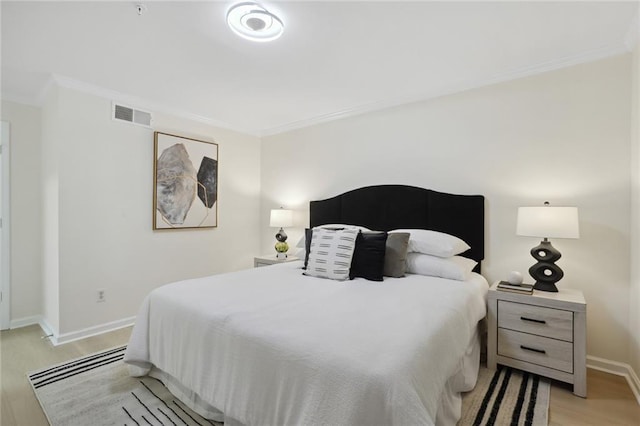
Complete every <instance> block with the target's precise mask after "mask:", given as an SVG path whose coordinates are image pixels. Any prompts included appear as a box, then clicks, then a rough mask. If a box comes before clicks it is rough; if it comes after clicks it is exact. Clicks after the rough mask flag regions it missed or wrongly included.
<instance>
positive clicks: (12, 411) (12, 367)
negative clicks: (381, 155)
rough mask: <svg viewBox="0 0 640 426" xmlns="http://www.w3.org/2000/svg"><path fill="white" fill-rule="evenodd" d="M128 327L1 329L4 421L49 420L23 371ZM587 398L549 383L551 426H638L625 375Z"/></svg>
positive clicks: (121, 340)
mask: <svg viewBox="0 0 640 426" xmlns="http://www.w3.org/2000/svg"><path fill="white" fill-rule="evenodd" d="M130 333H131V328H124V329H121V330H117V331H114V332H111V333H106V334H102V335H100V336H95V337H89V338H87V339H83V340H79V341H77V342H72V343H67V344H65V345H60V346H56V347H54V346H52V345H51V344H50V343H49V342H48V341H46V340H43V339H41V338H40V336H42V335H43V334H44V333H42V330H40V327H38V326H30V327H24V328H20V329H17V330H10V331H3V332H1V333H0V381H1V384H2V404H1V406H0V407H1V408H0V424H1V425H2V426H40V425H47V420H46V418H45V416H44V414H43V412H42V409H41V408H40V405H39V404H38V401H37V400H36V398H35V396H34V394H33V391H32V390H31V387H30V386H29V383H28V382H27V379H26V373H27V372H30V371H34V370H38V369H40V368H44V367H47V366H49V365H52V364H57V363H61V362H64V361H67V360H70V359H73V358H78V357H81V356H84V355H88V354H90V353H93V352H97V351H100V350H103V349H107V348H111V347H113V346H119V345H123V344H125V343H127V341H128V340H129V334H130ZM587 386H588V392H589V394H588V398H587V399H583V398H579V397H576V396H574V395H573V394H572V393H571V389H570V387H568V386H566V385H564V384H562V383H555V382H554V383H553V384H552V387H551V401H550V404H549V425H551V426H558V425H563V426H564V425H567V426H568V425H580V426H582V425H598V426H614V425H625V426H626V425H628V426H640V406H639V405H638V404H637V402H636V400H635V398H634V396H633V393H632V392H631V390H630V389H629V386H628V385H627V382H626V381H625V379H624V378H622V377H619V376H614V375H611V374H607V373H602V372H600V371H595V370H588V372H587Z"/></svg>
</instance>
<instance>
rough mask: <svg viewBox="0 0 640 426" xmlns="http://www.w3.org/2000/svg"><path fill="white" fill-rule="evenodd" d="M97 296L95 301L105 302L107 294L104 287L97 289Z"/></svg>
mask: <svg viewBox="0 0 640 426" xmlns="http://www.w3.org/2000/svg"><path fill="white" fill-rule="evenodd" d="M97 296H98V297H97V298H96V302H97V303H100V302H106V301H107V294H106V291H105V289H103V288H101V289H99V290H98V293H97Z"/></svg>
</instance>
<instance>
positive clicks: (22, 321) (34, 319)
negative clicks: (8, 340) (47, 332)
mask: <svg viewBox="0 0 640 426" xmlns="http://www.w3.org/2000/svg"><path fill="white" fill-rule="evenodd" d="M41 319H42V315H33V316H30V317H24V318H18V319H14V320H11V323H9V329H11V330H13V329H14V328H22V327H27V326H29V325H34V324H40V320H41Z"/></svg>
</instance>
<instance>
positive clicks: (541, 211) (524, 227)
mask: <svg viewBox="0 0 640 426" xmlns="http://www.w3.org/2000/svg"><path fill="white" fill-rule="evenodd" d="M516 234H517V235H522V236H525V237H543V238H580V230H579V227H578V208H577V207H552V206H544V207H519V208H518V225H517V226H516Z"/></svg>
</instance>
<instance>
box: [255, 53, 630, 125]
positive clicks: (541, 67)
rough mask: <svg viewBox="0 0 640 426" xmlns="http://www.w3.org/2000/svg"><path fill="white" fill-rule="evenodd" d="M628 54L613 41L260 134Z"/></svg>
mask: <svg viewBox="0 0 640 426" xmlns="http://www.w3.org/2000/svg"><path fill="white" fill-rule="evenodd" d="M625 53H628V49H627V48H626V46H625V45H624V44H623V43H614V44H611V45H608V46H604V47H601V48H598V49H593V50H589V51H586V52H583V53H580V54H577V55H570V56H565V57H563V58H560V59H555V60H553V61H548V62H541V63H538V64H536V65H533V66H529V67H524V68H520V69H515V70H511V71H507V72H505V73H500V74H497V75H495V76H492V77H488V78H484V79H479V80H473V81H463V82H458V83H454V84H451V85H450V86H449V87H447V88H444V89H442V90H438V91H434V92H429V93H421V94H416V95H412V96H405V97H401V98H395V99H389V100H384V101H376V102H371V103H367V104H363V105H360V106H357V107H354V108H347V109H344V110H341V111H336V112H331V113H328V114H322V115H318V116H315V117H312V118H309V119H305V120H298V121H293V122H290V123H286V124H283V125H281V126H275V127H271V128H268V129H265V130H263V131H262V132H261V133H260V136H261V137H265V136H273V135H277V134H280V133H285V132H289V131H292V130H298V129H301V128H304V127H310V126H315V125H318V124H323V123H327V122H330V121H334V120H339V119H343V118H348V117H354V116H357V115H362V114H366V113H371V112H375V111H380V110H383V109H388V108H394V107H398V106H401V105H407V104H412V103H417V102H425V101H429V100H433V99H437V98H440V97H443V96H449V95H454V94H456V93H462V92H465V91H468V90H472V89H477V88H480V87H485V86H490V85H493V84H498V83H503V82H507V81H512V80H517V79H520V78H524V77H530V76H533V75H537V74H543V73H546V72H549V71H555V70H559V69H562V68H568V67H571V66H574V65H580V64H583V63H587V62H594V61H597V60H600V59H605V58H608V57H613V56H618V55H623V54H625Z"/></svg>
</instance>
